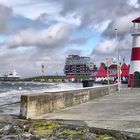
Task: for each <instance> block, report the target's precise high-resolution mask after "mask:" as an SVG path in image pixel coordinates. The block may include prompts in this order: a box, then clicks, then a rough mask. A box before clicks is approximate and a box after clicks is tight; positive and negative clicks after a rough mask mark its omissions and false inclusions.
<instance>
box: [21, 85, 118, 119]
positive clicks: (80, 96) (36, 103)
mask: <svg viewBox="0 0 140 140" xmlns="http://www.w3.org/2000/svg"><path fill="white" fill-rule="evenodd" d="M108 89H109V88H108V86H104V87H97V88H94V87H90V88H83V89H76V90H69V91H58V92H45V93H38V94H28V95H22V96H21V104H20V116H21V117H22V118H26V119H28V118H31V119H33V118H36V117H38V116H41V115H43V114H47V113H50V112H53V111H55V110H59V109H63V108H66V107H69V106H73V105H77V104H81V103H84V102H87V101H89V100H92V99H94V98H99V97H101V96H104V95H107V94H109V90H108ZM117 90H118V86H117V85H111V86H110V93H112V92H115V91H117Z"/></svg>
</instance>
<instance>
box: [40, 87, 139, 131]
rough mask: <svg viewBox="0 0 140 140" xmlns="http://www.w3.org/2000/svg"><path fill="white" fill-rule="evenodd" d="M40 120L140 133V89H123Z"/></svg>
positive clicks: (49, 114)
mask: <svg viewBox="0 0 140 140" xmlns="http://www.w3.org/2000/svg"><path fill="white" fill-rule="evenodd" d="M40 118H46V119H62V120H67V121H70V122H72V121H73V122H74V123H78V122H80V123H81V122H83V123H85V124H86V125H88V126H90V127H97V128H107V129H114V130H119V131H129V132H135V133H140V88H133V89H131V88H123V89H121V91H120V92H118V91H117V92H116V93H114V94H110V95H106V96H103V97H101V98H97V99H94V100H91V101H89V102H86V103H84V104H80V105H77V106H73V107H69V108H66V109H63V110H59V111H56V112H54V113H48V114H47V115H44V116H41V117H40Z"/></svg>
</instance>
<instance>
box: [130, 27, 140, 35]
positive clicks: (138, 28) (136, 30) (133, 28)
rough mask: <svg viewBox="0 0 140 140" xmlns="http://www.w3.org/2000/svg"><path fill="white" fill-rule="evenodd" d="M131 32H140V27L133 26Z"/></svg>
mask: <svg viewBox="0 0 140 140" xmlns="http://www.w3.org/2000/svg"><path fill="white" fill-rule="evenodd" d="M131 34H140V27H132V28H131Z"/></svg>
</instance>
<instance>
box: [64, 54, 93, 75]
mask: <svg viewBox="0 0 140 140" xmlns="http://www.w3.org/2000/svg"><path fill="white" fill-rule="evenodd" d="M94 68H95V65H94V64H93V63H92V62H91V60H90V57H80V56H79V55H69V56H68V57H67V58H66V62H65V67H64V73H65V74H66V76H69V75H73V76H82V75H90V74H91V72H93V71H94Z"/></svg>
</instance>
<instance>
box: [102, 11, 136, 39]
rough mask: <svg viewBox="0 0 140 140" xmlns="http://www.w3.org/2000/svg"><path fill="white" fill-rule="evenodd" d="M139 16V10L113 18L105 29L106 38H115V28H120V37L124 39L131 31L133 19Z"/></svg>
mask: <svg viewBox="0 0 140 140" xmlns="http://www.w3.org/2000/svg"><path fill="white" fill-rule="evenodd" d="M138 16H139V12H134V13H132V14H131V13H130V14H128V15H125V16H121V17H118V18H116V19H115V20H112V21H111V22H110V23H109V24H108V26H107V28H106V29H105V31H104V32H103V37H104V38H114V37H115V29H117V30H118V35H119V36H118V37H119V39H121V40H122V39H123V38H124V36H125V35H128V34H130V33H131V27H132V22H131V21H132V20H133V19H135V18H136V17H138Z"/></svg>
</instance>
